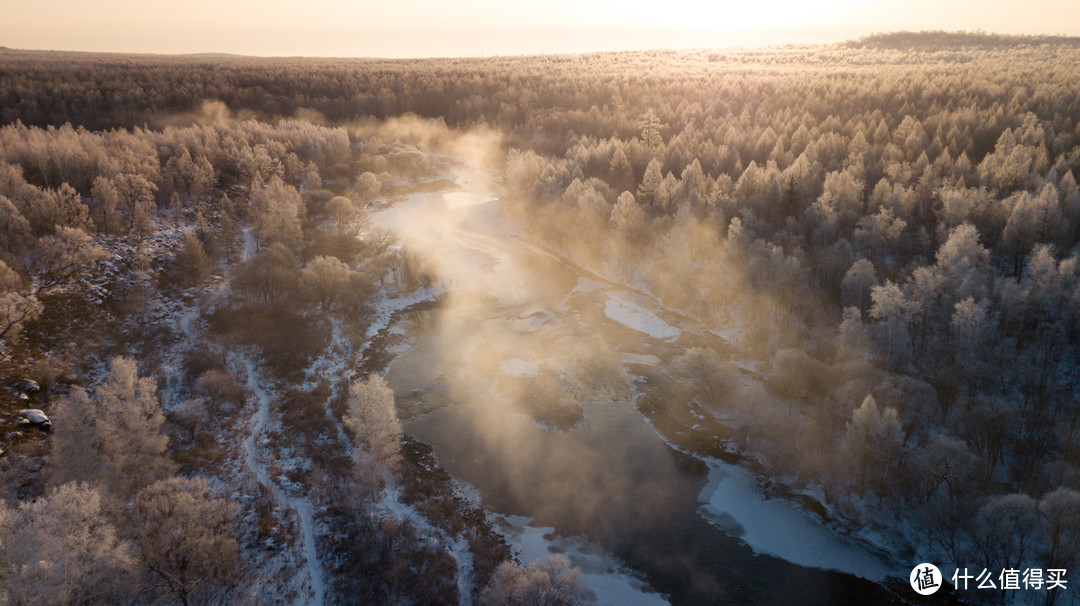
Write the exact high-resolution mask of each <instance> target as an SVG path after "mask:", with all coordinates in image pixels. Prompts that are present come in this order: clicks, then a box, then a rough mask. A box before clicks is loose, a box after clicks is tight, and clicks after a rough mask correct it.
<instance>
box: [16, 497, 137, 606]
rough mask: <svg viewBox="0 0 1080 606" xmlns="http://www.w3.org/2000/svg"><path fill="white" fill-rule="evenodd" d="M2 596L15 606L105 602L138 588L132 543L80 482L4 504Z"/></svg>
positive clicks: (100, 499) (98, 500) (98, 501)
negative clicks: (10, 506) (9, 505)
mask: <svg viewBox="0 0 1080 606" xmlns="http://www.w3.org/2000/svg"><path fill="white" fill-rule="evenodd" d="M0 546H2V547H3V548H2V550H0V597H3V598H4V599H5V601H6V602H9V603H12V604H76V603H106V602H109V601H112V600H117V601H119V600H122V599H124V598H123V596H126V595H129V592H130V591H131V590H132V589H133V587H134V586H135V578H134V576H133V574H132V573H133V570H134V564H135V558H134V551H133V549H132V545H131V542H130V541H128V540H126V539H124V538H122V536H121V533H119V532H118V531H117V529H116V527H114V526H113V524H111V523H110V522H109V520H108V519H107V518H106V516H105V513H104V511H103V510H102V497H101V493H100V491H99V489H97V488H93V487H91V486H88V485H86V484H81V483H68V484H63V485H61V486H59V487H57V488H56V489H55V490H53V491H51V492H50V493H49V494H48V495H47V496H45V497H42V498H39V499H36V500H34V501H30V502H23V503H21V504H20V505H19V506H18V508H15V509H9V508H8V507H7V506H6V505H5V504H4V503H2V502H0Z"/></svg>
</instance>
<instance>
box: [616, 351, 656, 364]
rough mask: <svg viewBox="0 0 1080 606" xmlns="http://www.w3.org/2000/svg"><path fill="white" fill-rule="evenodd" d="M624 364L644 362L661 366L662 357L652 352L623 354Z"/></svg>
mask: <svg viewBox="0 0 1080 606" xmlns="http://www.w3.org/2000/svg"><path fill="white" fill-rule="evenodd" d="M623 355H624V356H625V357H624V358H623V364H644V365H646V366H659V365H660V358H658V357H656V356H654V355H650V354H636V353H628V354H623Z"/></svg>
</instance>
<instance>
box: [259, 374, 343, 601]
mask: <svg viewBox="0 0 1080 606" xmlns="http://www.w3.org/2000/svg"><path fill="white" fill-rule="evenodd" d="M245 364H246V367H247V384H248V389H250V390H251V393H253V394H255V398H256V400H257V401H258V410H257V411H256V413H255V417H254V424H253V425H252V427H251V433H249V434H248V436H247V437H246V438H244V452H245V459H246V462H247V466H248V468H249V469H251V470H252V471H253V472H254V473H255V477H257V478H258V479H259V483H260V484H262V485H263V486H265V487H266V489H267V490H269V491H270V492H271V494H273V495H274V498H275V499H276V500H277V501H279V502H280V503H283V504H285V505H286V506H287V507H289V508H291V509H292V510H293V511H295V512H296V514H297V517H299V518H300V542H301V544H302V545H303V547H304V562H305V569H306V570H307V574H308V577H309V578H310V580H311V593H312V595H311V598H310V599H309V600H308V602H307V603H308V604H323V603H324V602H325V601H326V584H325V581H324V579H323V569H322V564H320V563H319V554H318V553H317V552H316V550H315V522H314V518H313V516H312V512H311V503H308V502H307V501H305V500H304V499H301V498H299V497H290V496H289V495H287V494H286V493H285V491H284V490H282V489H281V487H280V486H278V485H277V484H275V483H274V482H273V480H271V478H270V474H269V472H267V471H266V468H265V467H263V466H262V465H261V464H260V463H259V457H258V454H257V452H256V450H255V441H256V439H257V437H258V436H260V435H261V434H262V432H263V429H265V427H266V423H267V420H268V419H269V417H270V395H269V394H268V393H266V389H265V388H263V386H262V383H261V382H260V381H259V375H258V372H256V370H255V365H254V364H253V363H252V362H251V360H246V361H245Z"/></svg>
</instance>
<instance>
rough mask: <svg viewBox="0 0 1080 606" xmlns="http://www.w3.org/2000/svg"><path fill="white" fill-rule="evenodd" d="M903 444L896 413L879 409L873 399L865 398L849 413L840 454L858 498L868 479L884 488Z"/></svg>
mask: <svg viewBox="0 0 1080 606" xmlns="http://www.w3.org/2000/svg"><path fill="white" fill-rule="evenodd" d="M903 442H904V433H903V430H902V429H901V427H900V419H899V417H898V416H897V414H896V410H895V409H893V408H885V409H879V408H878V405H877V402H876V401H875V400H874V397H873V396H871V395H867V396H866V398H865V399H864V400H863V402H862V404H860V405H859V407H858V408H856V409H855V412H854V413H852V415H851V421H850V422H848V424H847V427H846V428H845V430H844V437H843V440H842V441H841V443H840V451H841V452H843V453H844V459H845V460H846V461H847V462H848V464H850V465H851V466H852V468H853V471H854V473H855V478H856V483H857V485H858V487H859V494H860V495H862V494H863V493H864V491H865V490H866V486H867V483H868V482H870V481H871V480H872V481H873V484H874V485H875V487H877V488H884V487H885V486H886V484H887V482H888V478H887V476H888V472H889V470H890V468H891V467H892V465H893V463H894V462H895V461H896V459H897V457H898V456H899V453H900V447H901V446H902V445H903Z"/></svg>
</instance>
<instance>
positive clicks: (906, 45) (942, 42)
mask: <svg viewBox="0 0 1080 606" xmlns="http://www.w3.org/2000/svg"><path fill="white" fill-rule="evenodd" d="M1043 44H1057V45H1064V46H1070V47H1080V37H1076V36H1051V35H1038V36H1031V35H1013V34H993V33H987V32H982V31H974V32H963V31H959V32H948V31H942V30H936V31H921V32H888V33H884V34H870V35H869V36H864V37H862V38H859V39H857V40H849V41H847V42H843V43H841V45H842V46H846V47H849V48H884V49H894V50H944V49H960V48H985V49H1005V48H1015V47H1018V46H1041V45H1043Z"/></svg>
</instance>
